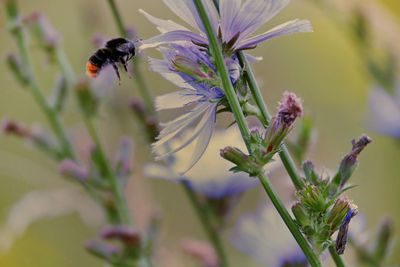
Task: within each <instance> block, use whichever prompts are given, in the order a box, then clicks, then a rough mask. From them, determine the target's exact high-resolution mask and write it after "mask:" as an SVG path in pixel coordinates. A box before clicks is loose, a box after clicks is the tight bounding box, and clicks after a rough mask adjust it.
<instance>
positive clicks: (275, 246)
mask: <svg viewBox="0 0 400 267" xmlns="http://www.w3.org/2000/svg"><path fill="white" fill-rule="evenodd" d="M231 241H232V242H233V244H234V245H235V247H236V248H237V249H238V250H240V251H242V252H244V253H246V254H248V255H250V256H251V257H252V258H253V259H255V260H257V261H259V262H260V263H262V264H263V265H264V266H268V267H289V266H296V267H300V266H304V267H307V266H308V264H307V259H306V257H305V256H304V254H303V252H302V251H301V249H300V247H299V246H298V245H297V243H296V241H295V240H294V238H293V236H292V235H291V234H290V232H289V230H288V229H287V228H286V226H285V224H284V223H283V221H282V219H281V217H280V216H279V214H278V213H277V211H276V210H275V209H274V207H272V206H271V205H269V206H265V207H262V208H260V209H259V210H258V211H257V212H256V213H254V214H246V215H244V216H242V217H241V218H240V219H239V222H238V224H237V225H236V228H235V230H234V232H233V235H232V238H231Z"/></svg>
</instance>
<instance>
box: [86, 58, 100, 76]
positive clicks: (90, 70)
mask: <svg viewBox="0 0 400 267" xmlns="http://www.w3.org/2000/svg"><path fill="white" fill-rule="evenodd" d="M98 72H99V67H98V66H96V65H94V64H93V63H92V62H90V61H88V62H87V63H86V74H87V75H88V76H89V77H92V78H95V77H96V76H97V74H98Z"/></svg>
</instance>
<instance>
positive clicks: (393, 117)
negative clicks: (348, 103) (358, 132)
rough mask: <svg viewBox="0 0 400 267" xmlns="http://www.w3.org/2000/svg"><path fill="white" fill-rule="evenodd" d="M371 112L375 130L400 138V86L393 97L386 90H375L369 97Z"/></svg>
mask: <svg viewBox="0 0 400 267" xmlns="http://www.w3.org/2000/svg"><path fill="white" fill-rule="evenodd" d="M369 110H370V112H369V113H370V115H369V121H370V125H371V128H372V129H373V130H375V131H376V132H378V133H381V134H384V135H388V136H391V137H394V138H400V84H399V85H398V86H397V89H396V92H394V94H393V95H391V94H389V93H388V91H387V90H385V89H384V88H381V87H376V88H374V89H373V90H372V91H371V93H370V96H369Z"/></svg>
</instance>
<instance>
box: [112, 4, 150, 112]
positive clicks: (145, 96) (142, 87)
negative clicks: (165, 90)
mask: <svg viewBox="0 0 400 267" xmlns="http://www.w3.org/2000/svg"><path fill="white" fill-rule="evenodd" d="M107 3H108V5H109V7H110V9H111V13H112V16H113V18H114V21H115V23H116V25H117V28H118V32H119V34H120V35H121V36H123V37H128V32H127V30H126V28H125V26H124V22H123V21H122V16H121V14H120V12H119V10H118V6H117V4H116V3H115V0H107ZM134 68H135V76H134V81H135V82H136V87H137V88H138V91H139V94H140V96H141V98H142V100H143V102H144V104H145V105H146V109H147V111H148V112H149V113H150V114H152V115H154V114H155V108H154V103H153V96H152V95H151V92H150V90H149V88H148V86H147V84H146V81H145V80H144V79H143V74H142V72H141V69H140V58H139V57H136V58H135V61H134Z"/></svg>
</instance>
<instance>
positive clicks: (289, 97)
mask: <svg viewBox="0 0 400 267" xmlns="http://www.w3.org/2000/svg"><path fill="white" fill-rule="evenodd" d="M302 114H303V105H302V101H301V99H300V98H299V97H297V96H296V95H295V94H294V93H289V92H285V93H284V94H283V96H282V99H281V102H280V103H279V107H278V113H277V115H276V116H275V117H274V118H272V121H271V123H270V125H269V127H268V128H267V131H266V133H265V137H264V143H265V145H266V151H265V153H266V154H267V153H275V152H276V151H277V150H278V149H279V147H280V145H281V143H282V141H283V139H284V138H285V137H286V136H287V135H288V134H289V132H290V131H291V129H292V126H293V124H294V122H295V121H296V119H297V118H298V117H300V116H301V115H302Z"/></svg>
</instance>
